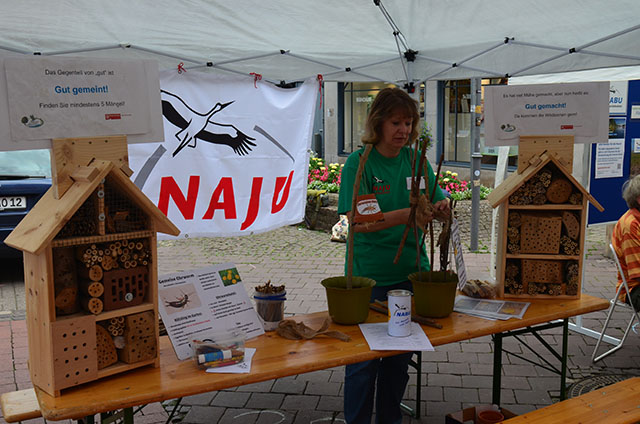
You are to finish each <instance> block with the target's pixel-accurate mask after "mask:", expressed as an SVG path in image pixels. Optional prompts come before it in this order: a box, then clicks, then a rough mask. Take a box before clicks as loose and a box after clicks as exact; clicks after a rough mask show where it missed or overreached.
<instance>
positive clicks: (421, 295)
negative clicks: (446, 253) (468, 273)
mask: <svg viewBox="0 0 640 424" xmlns="http://www.w3.org/2000/svg"><path fill="white" fill-rule="evenodd" d="M430 276H431V281H429V277H430ZM409 281H411V283H412V285H413V298H414V301H415V311H416V314H418V315H420V316H423V317H428V318H444V317H447V316H449V314H451V312H453V304H454V301H455V298H456V288H457V286H458V275H457V274H456V273H454V272H451V271H434V272H430V271H423V272H414V273H413V274H409Z"/></svg>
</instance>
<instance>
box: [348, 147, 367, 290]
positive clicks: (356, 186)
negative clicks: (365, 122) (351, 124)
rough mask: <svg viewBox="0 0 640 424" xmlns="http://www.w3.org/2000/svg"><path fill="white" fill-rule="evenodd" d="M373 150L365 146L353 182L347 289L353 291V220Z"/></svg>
mask: <svg viewBox="0 0 640 424" xmlns="http://www.w3.org/2000/svg"><path fill="white" fill-rule="evenodd" d="M371 149H373V144H366V145H365V146H364V153H363V154H362V156H361V157H360V163H358V170H357V171H356V178H355V181H354V182H353V196H351V219H349V235H348V236H347V249H348V251H349V253H348V255H347V289H349V290H351V288H352V286H353V282H352V279H353V228H352V227H353V219H354V218H355V216H356V203H357V200H358V192H359V191H360V179H361V178H362V171H364V164H365V163H367V159H368V158H369V153H371Z"/></svg>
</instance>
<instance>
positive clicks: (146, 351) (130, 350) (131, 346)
mask: <svg viewBox="0 0 640 424" xmlns="http://www.w3.org/2000/svg"><path fill="white" fill-rule="evenodd" d="M157 352H158V348H157V344H156V338H155V336H148V337H142V338H138V339H137V340H136V341H134V342H126V344H125V346H124V348H123V349H118V358H119V359H120V360H121V361H122V362H125V363H127V364H133V363H135V362H140V361H146V360H148V359H153V358H155V357H156V355H157Z"/></svg>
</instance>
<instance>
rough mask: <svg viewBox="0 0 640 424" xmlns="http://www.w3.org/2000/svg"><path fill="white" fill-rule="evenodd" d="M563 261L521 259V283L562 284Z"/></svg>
mask: <svg viewBox="0 0 640 424" xmlns="http://www.w3.org/2000/svg"><path fill="white" fill-rule="evenodd" d="M563 264H564V262H563V261H547V260H542V259H523V260H522V282H523V283H525V284H526V283H557V284H562V283H563V281H564V278H563Z"/></svg>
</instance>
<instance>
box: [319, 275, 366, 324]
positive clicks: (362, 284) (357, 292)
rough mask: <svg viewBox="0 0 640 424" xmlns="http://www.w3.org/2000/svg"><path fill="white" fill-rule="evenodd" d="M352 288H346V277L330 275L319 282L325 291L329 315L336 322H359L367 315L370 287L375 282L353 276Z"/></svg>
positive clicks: (364, 319) (363, 320)
mask: <svg viewBox="0 0 640 424" xmlns="http://www.w3.org/2000/svg"><path fill="white" fill-rule="evenodd" d="M351 282H352V288H351V289H347V277H344V276H341V277H330V278H325V279H324V280H322V282H321V284H322V285H323V286H324V288H325V289H326V291H327V305H328V307H329V316H330V317H331V320H332V321H333V322H335V323H336V324H344V325H353V324H360V323H362V322H365V321H366V320H367V317H368V316H369V301H370V299H371V289H372V288H373V286H375V285H376V282H375V281H374V280H372V279H371V278H367V277H353V278H352V279H351Z"/></svg>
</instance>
